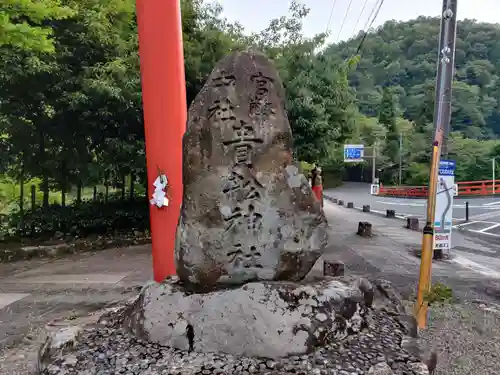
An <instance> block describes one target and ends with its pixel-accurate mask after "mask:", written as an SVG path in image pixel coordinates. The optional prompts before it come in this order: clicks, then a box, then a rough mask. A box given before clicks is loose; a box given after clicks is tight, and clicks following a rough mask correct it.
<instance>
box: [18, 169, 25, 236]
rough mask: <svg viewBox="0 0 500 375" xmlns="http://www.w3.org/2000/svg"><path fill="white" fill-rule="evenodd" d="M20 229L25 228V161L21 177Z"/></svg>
mask: <svg viewBox="0 0 500 375" xmlns="http://www.w3.org/2000/svg"><path fill="white" fill-rule="evenodd" d="M19 180H20V181H19V183H20V184H21V186H20V187H19V214H20V219H19V229H24V163H23V164H22V165H21V176H20V179H19Z"/></svg>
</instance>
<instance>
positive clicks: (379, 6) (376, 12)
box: [356, 0, 384, 55]
mask: <svg viewBox="0 0 500 375" xmlns="http://www.w3.org/2000/svg"><path fill="white" fill-rule="evenodd" d="M382 4H384V0H379V4H378V8H376V9H377V10H376V11H375V15H374V16H373V18H372V20H371V22H370V25H369V26H368V28H366V27H365V29H364V30H365V33H364V34H363V38H361V42H360V43H359V45H358V49H357V50H356V55H359V52H360V51H361V47H363V43H364V42H365V39H366V36H367V35H368V30H370V28H371V27H372V25H373V22H375V19H376V18H377V16H378V14H379V12H380V8H381V7H382ZM376 6H377V5H375V7H376ZM375 7H374V8H373V9H375ZM372 13H373V10H372ZM368 20H369V19H368ZM367 23H368V22H367Z"/></svg>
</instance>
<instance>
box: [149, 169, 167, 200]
mask: <svg viewBox="0 0 500 375" xmlns="http://www.w3.org/2000/svg"><path fill="white" fill-rule="evenodd" d="M153 186H154V187H155V190H154V192H153V196H152V198H151V200H150V201H149V203H151V204H152V205H153V206H156V207H158V208H161V207H163V206H168V198H167V193H166V189H167V186H168V179H167V176H165V175H164V174H162V173H160V175H159V176H158V177H157V178H156V180H155V182H154V183H153Z"/></svg>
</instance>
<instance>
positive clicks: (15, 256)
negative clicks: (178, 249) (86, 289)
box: [0, 237, 151, 263]
mask: <svg viewBox="0 0 500 375" xmlns="http://www.w3.org/2000/svg"><path fill="white" fill-rule="evenodd" d="M149 243H151V238H150V237H143V238H134V239H116V240H114V239H111V240H109V239H101V240H94V241H91V240H88V241H85V240H82V241H77V242H75V243H62V244H57V245H52V246H50V245H46V246H43V245H41V246H24V247H19V248H14V249H12V248H11V249H0V263H10V262H16V261H19V260H29V259H33V258H55V257H59V256H63V255H67V254H75V253H79V252H89V251H99V250H106V249H110V248H116V247H128V246H136V245H145V244H149Z"/></svg>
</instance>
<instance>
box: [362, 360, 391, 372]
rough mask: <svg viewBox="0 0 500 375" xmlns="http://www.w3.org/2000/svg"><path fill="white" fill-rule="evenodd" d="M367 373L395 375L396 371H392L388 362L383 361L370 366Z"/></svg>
mask: <svg viewBox="0 0 500 375" xmlns="http://www.w3.org/2000/svg"><path fill="white" fill-rule="evenodd" d="M367 375H394V371H392V369H391V367H390V366H389V365H388V364H387V362H381V363H378V364H376V365H374V366H372V367H370V369H369V370H368V373H367Z"/></svg>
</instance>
